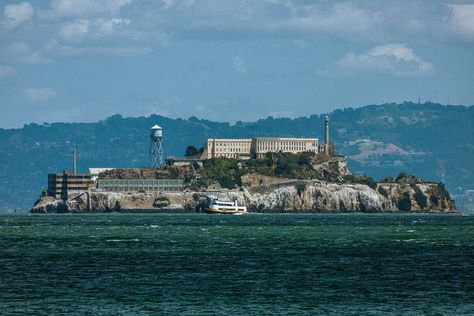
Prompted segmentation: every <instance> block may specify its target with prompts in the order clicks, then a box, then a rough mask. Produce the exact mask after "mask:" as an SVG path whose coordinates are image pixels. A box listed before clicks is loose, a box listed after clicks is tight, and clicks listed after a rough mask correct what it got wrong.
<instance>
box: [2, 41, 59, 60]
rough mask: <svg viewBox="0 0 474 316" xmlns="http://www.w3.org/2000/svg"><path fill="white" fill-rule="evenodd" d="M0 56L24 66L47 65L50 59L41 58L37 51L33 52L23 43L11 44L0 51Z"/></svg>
mask: <svg viewBox="0 0 474 316" xmlns="http://www.w3.org/2000/svg"><path fill="white" fill-rule="evenodd" d="M0 55H1V56H2V57H4V58H7V59H8V60H13V61H17V62H21V63H26V64H47V63H50V62H51V59H49V58H47V57H45V56H43V54H42V53H41V52H39V51H33V50H31V49H30V47H29V45H28V44H26V43H25V42H23V41H18V42H13V43H11V44H9V45H7V46H5V47H3V48H2V49H1V50H0Z"/></svg>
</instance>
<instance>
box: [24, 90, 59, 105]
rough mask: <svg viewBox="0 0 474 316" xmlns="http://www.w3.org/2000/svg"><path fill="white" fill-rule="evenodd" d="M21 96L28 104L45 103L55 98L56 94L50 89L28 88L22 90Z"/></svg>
mask: <svg viewBox="0 0 474 316" xmlns="http://www.w3.org/2000/svg"><path fill="white" fill-rule="evenodd" d="M23 95H24V96H25V97H26V99H27V100H28V101H30V102H38V103H41V102H45V101H48V100H51V99H54V98H55V97H56V92H55V91H54V90H53V89H51V88H28V89H25V90H23Z"/></svg>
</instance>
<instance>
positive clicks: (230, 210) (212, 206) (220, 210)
mask: <svg viewBox="0 0 474 316" xmlns="http://www.w3.org/2000/svg"><path fill="white" fill-rule="evenodd" d="M204 211H205V212H206V213H208V214H235V215H238V214H245V213H247V207H246V206H239V205H238V204H237V201H235V202H224V201H219V200H210V202H209V205H208V206H207V208H205V209H204Z"/></svg>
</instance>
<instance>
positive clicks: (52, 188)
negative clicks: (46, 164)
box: [48, 173, 92, 199]
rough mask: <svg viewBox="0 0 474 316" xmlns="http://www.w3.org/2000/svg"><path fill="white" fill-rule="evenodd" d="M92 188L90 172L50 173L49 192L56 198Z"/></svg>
mask: <svg viewBox="0 0 474 316" xmlns="http://www.w3.org/2000/svg"><path fill="white" fill-rule="evenodd" d="M91 188H92V178H91V175H90V174H67V173H58V174H55V173H52V174H48V194H49V195H51V196H54V197H56V198H58V199H59V198H67V197H68V195H69V193H75V192H84V191H88V190H90V189H91Z"/></svg>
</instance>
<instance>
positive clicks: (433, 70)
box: [0, 0, 474, 128]
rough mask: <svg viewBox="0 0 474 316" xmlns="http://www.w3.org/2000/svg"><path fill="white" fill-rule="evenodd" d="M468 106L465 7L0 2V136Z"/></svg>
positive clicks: (473, 49) (251, 0)
mask: <svg viewBox="0 0 474 316" xmlns="http://www.w3.org/2000/svg"><path fill="white" fill-rule="evenodd" d="M419 99H420V100H422V101H433V102H439V103H442V104H447V103H450V104H464V105H472V104H474V0H473V1H455V0H453V1H450V0H446V1H438V0H419V1H417V0H410V1H404V0H397V1H393V0H385V1H378V0H373V1H370V0H361V1H329V0H320V1H309V0H299V1H296V0H295V1H291V0H181V1H179V0H35V1H33V0H29V1H11V0H0V128H17V127H21V126H23V125H24V124H27V123H31V122H37V123H43V122H57V121H62V122H92V121H97V120H100V119H104V118H106V117H108V116H111V115H114V114H122V115H124V116H148V115H150V114H159V115H164V116H168V117H173V118H175V117H182V118H189V117H191V116H197V117H199V118H205V119H210V120H217V121H230V122H235V121H239V120H240V121H253V120H256V119H259V118H265V117H267V116H270V115H271V116H273V117H298V116H305V115H310V114H320V113H326V112H330V111H332V110H334V109H338V108H344V107H349V106H351V107H357V106H363V105H367V104H381V103H386V102H403V101H415V102H417V101H418V100H419Z"/></svg>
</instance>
